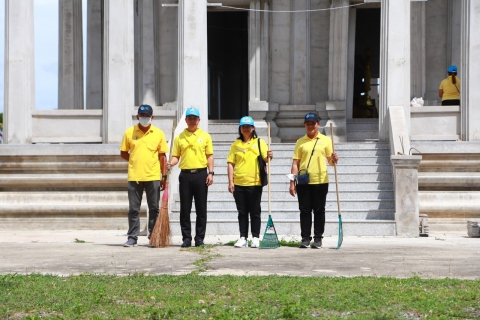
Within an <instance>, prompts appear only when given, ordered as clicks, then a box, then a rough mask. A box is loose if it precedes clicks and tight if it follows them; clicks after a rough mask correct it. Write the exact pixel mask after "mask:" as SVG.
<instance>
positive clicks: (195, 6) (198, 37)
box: [177, 0, 208, 130]
mask: <svg viewBox="0 0 480 320" xmlns="http://www.w3.org/2000/svg"><path fill="white" fill-rule="evenodd" d="M207 58H208V57H207V1H206V0H184V1H179V3H178V88H177V90H178V93H177V101H178V118H179V125H181V126H183V128H184V127H186V124H185V121H184V119H183V118H184V114H185V110H186V109H187V108H189V107H190V106H194V107H196V108H198V110H199V111H200V118H201V119H202V120H201V123H200V126H201V128H202V129H203V130H208V92H207V83H208V78H207V77H208V64H207V63H208V61H207ZM181 126H180V127H181ZM183 128H178V129H179V130H180V129H182V130H183Z"/></svg>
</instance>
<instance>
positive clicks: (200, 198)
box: [178, 170, 208, 241]
mask: <svg viewBox="0 0 480 320" xmlns="http://www.w3.org/2000/svg"><path fill="white" fill-rule="evenodd" d="M206 180H207V170H203V171H200V172H197V173H187V172H180V175H179V176H178V182H179V191H180V228H181V229H182V237H183V240H185V239H190V240H192V223H191V220H190V214H191V212H192V202H193V199H195V211H196V212H197V220H196V225H195V241H197V240H203V239H204V238H205V230H206V228H207V193H208V187H207V185H206Z"/></svg>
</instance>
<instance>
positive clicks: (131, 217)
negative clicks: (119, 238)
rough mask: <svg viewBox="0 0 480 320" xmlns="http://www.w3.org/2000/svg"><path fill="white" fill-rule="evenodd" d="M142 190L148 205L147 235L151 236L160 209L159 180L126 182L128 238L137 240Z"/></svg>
mask: <svg viewBox="0 0 480 320" xmlns="http://www.w3.org/2000/svg"><path fill="white" fill-rule="evenodd" d="M143 190H145V194H146V196H147V204H148V231H149V232H148V233H149V234H151V233H152V231H153V227H155V222H156V221H157V217H158V211H159V207H160V180H157V181H138V182H136V181H128V207H129V209H128V232H127V234H128V238H133V239H135V240H138V233H139V232H140V206H141V204H142V196H143Z"/></svg>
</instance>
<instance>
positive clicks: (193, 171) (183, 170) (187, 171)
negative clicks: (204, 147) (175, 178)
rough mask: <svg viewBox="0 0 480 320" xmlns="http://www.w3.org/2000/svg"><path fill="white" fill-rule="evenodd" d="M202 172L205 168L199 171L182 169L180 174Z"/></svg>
mask: <svg viewBox="0 0 480 320" xmlns="http://www.w3.org/2000/svg"><path fill="white" fill-rule="evenodd" d="M202 171H207V168H200V169H182V173H199V172H202Z"/></svg>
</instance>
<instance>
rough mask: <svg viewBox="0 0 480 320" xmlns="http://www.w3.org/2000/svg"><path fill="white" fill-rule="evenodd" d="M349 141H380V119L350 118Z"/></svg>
mask: <svg viewBox="0 0 480 320" xmlns="http://www.w3.org/2000/svg"><path fill="white" fill-rule="evenodd" d="M347 141H351V142H355V141H358V142H367V141H378V119H348V120H347Z"/></svg>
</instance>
